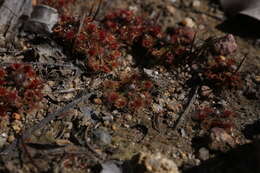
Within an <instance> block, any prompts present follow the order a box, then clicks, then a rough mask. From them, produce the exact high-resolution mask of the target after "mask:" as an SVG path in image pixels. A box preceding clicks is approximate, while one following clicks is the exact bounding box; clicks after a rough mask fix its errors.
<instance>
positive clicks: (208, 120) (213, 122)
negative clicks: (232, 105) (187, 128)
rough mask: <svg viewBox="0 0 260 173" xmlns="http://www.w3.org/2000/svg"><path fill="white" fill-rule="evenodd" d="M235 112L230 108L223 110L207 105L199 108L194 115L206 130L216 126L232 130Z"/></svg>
mask: <svg viewBox="0 0 260 173" xmlns="http://www.w3.org/2000/svg"><path fill="white" fill-rule="evenodd" d="M234 117H235V113H234V112H233V111H230V110H223V111H221V112H219V111H217V110H216V109H213V108H209V107H205V108H203V109H200V110H198V111H197V112H195V113H194V114H193V116H192V118H193V119H194V120H196V121H199V122H200V125H201V127H202V128H203V129H205V130H210V129H212V128H214V127H219V128H223V129H225V130H226V131H230V130H231V129H232V128H233V127H234Z"/></svg>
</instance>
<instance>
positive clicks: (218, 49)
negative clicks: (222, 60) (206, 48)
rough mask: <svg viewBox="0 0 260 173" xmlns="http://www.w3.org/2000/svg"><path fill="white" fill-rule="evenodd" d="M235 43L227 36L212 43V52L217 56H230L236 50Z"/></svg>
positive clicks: (233, 39) (231, 36)
mask: <svg viewBox="0 0 260 173" xmlns="http://www.w3.org/2000/svg"><path fill="white" fill-rule="evenodd" d="M237 47H238V46H237V43H236V40H235V38H234V36H233V35H232V34H227V35H226V36H224V37H221V38H219V39H218V40H217V41H216V42H214V43H213V47H212V48H213V51H214V52H215V53H216V54H218V55H223V56H226V55H230V54H232V53H234V52H235V51H236V50H237Z"/></svg>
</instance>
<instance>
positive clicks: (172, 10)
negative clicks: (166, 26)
mask: <svg viewBox="0 0 260 173" xmlns="http://www.w3.org/2000/svg"><path fill="white" fill-rule="evenodd" d="M166 8H167V10H168V11H169V12H170V13H171V14H175V13H176V8H174V7H173V6H171V5H167V7H166Z"/></svg>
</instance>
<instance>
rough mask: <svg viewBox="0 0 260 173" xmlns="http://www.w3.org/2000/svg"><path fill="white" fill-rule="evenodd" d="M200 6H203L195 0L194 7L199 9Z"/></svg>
mask: <svg viewBox="0 0 260 173" xmlns="http://www.w3.org/2000/svg"><path fill="white" fill-rule="evenodd" d="M200 4H201V3H200V1H198V0H195V1H193V2H192V7H194V8H198V7H200Z"/></svg>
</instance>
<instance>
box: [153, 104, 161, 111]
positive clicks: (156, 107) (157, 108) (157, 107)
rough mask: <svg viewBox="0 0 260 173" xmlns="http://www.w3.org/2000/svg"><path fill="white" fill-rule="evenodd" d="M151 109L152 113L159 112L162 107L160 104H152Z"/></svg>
mask: <svg viewBox="0 0 260 173" xmlns="http://www.w3.org/2000/svg"><path fill="white" fill-rule="evenodd" d="M152 110H153V112H154V113H161V112H162V111H163V108H162V106H161V105H158V104H155V103H154V104H152Z"/></svg>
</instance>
